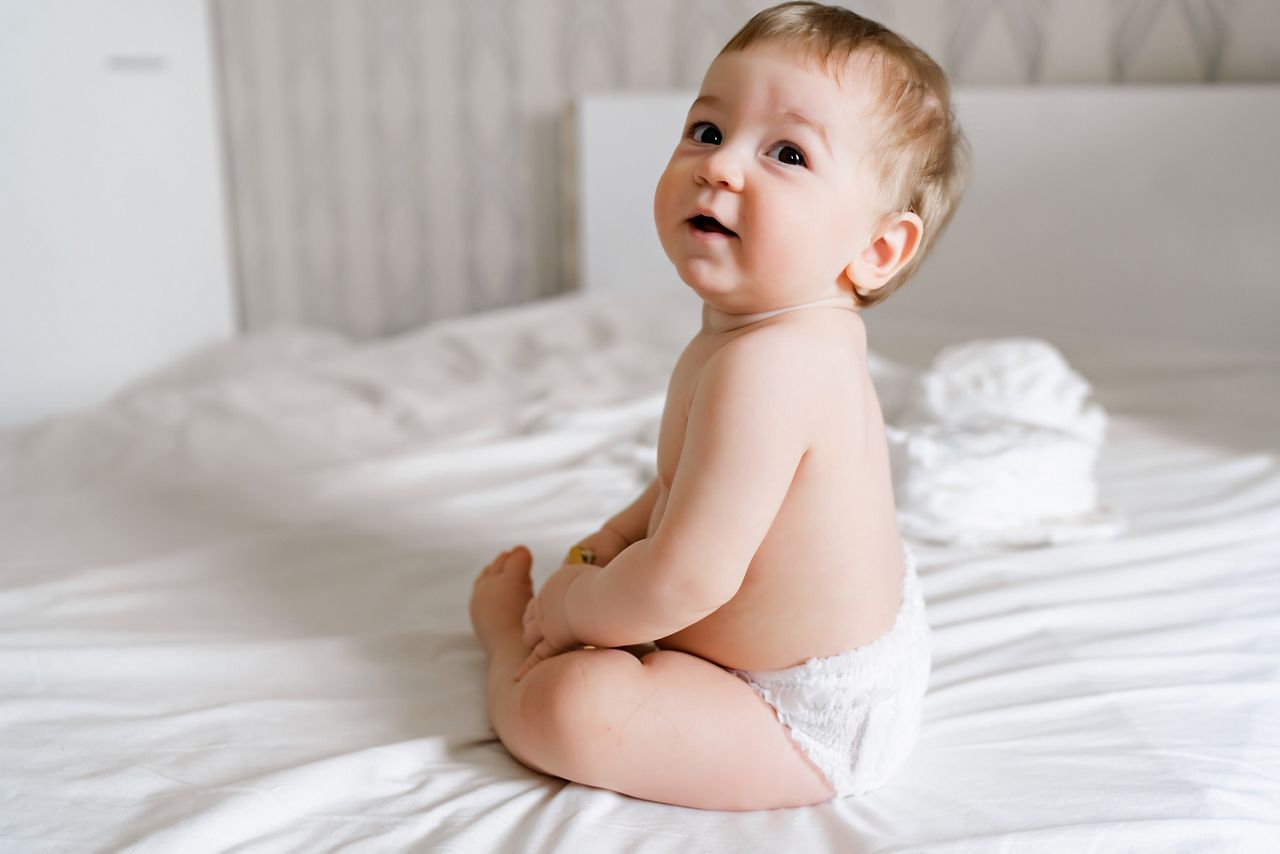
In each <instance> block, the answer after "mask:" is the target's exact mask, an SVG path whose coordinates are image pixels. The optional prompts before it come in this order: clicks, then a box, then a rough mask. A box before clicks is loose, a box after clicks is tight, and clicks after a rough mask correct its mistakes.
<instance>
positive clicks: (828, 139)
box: [654, 44, 877, 313]
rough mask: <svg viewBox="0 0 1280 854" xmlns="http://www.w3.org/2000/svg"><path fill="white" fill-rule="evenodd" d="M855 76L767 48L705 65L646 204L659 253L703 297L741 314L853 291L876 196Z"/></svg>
mask: <svg viewBox="0 0 1280 854" xmlns="http://www.w3.org/2000/svg"><path fill="white" fill-rule="evenodd" d="M861 68H862V67H861V65H860V64H859V63H858V62H856V61H855V62H853V63H850V65H849V70H848V71H846V76H845V78H844V86H843V88H842V87H841V86H840V85H839V84H837V82H836V81H835V80H834V79H833V78H832V77H831V76H829V74H828V73H827V72H826V71H825V70H824V69H823V67H822V66H821V65H819V64H818V63H816V62H814V61H810V60H809V59H807V58H806V57H805V56H803V55H801V54H797V53H796V52H795V51H794V49H792V48H790V47H787V46H784V45H774V44H762V45H753V46H752V47H750V48H748V49H747V50H746V51H741V52H734V53H727V54H724V55H722V56H720V57H719V58H717V59H716V61H715V62H713V63H712V64H711V67H710V69H708V71H707V75H706V78H705V79H704V80H703V83H702V90H701V92H700V93H699V96H698V98H697V100H695V101H694V103H693V106H692V107H691V108H690V110H689V117H688V124H687V125H686V132H685V135H684V138H683V139H682V140H681V141H680V143H679V144H678V145H677V146H676V149H675V152H674V153H673V154H672V155H671V161H670V162H669V163H668V164H667V168H666V171H664V172H663V173H662V177H661V178H660V179H659V180H658V188H657V192H656V194H655V197H654V219H655V222H656V224H657V227H658V236H659V238H660V239H661V241H662V246H663V249H665V250H666V253H667V257H669V258H670V259H671V261H672V263H673V264H675V267H676V271H677V272H678V273H679V274H680V278H682V279H683V280H684V281H685V283H687V284H688V285H689V287H691V288H693V290H694V291H695V292H697V294H698V295H699V296H700V297H702V298H703V300H704V301H706V302H708V303H711V304H712V305H713V306H715V307H716V308H719V309H721V310H724V311H729V312H733V313H744V312H751V311H760V310H766V309H769V308H774V307H779V306H781V305H793V304H796V303H799V302H802V301H806V300H814V299H821V298H823V297H826V296H834V295H838V294H840V293H842V292H847V291H848V289H849V288H850V287H851V284H850V282H849V281H848V279H846V278H844V273H845V270H846V268H847V267H848V265H849V264H850V262H851V261H852V260H853V258H854V257H855V256H856V255H857V253H858V251H860V250H861V249H862V248H863V247H862V246H861V245H859V241H860V239H865V237H866V233H867V231H868V229H869V226H870V218H871V216H872V205H871V200H872V199H873V198H874V195H873V194H874V193H875V191H876V189H877V181H876V177H875V170H874V169H873V168H872V161H871V158H870V157H869V155H868V152H869V150H870V147H871V143H872V141H873V137H872V134H873V128H872V126H871V123H870V120H868V119H867V118H865V115H866V112H867V108H868V106H869V105H870V103H871V102H870V100H869V99H870V97H871V89H870V87H869V86H868V85H866V84H865V83H864V82H863V81H864V79H865V72H864V71H862V70H861ZM806 120H807V121H806ZM705 217H712V218H714V220H716V221H718V223H719V225H718V226H717V225H716V224H715V223H712V222H710V221H709V220H707V219H706V218H705ZM708 228H710V229H711V230H707V229H708ZM722 229H728V230H729V231H732V232H733V233H732V234H726V233H723V231H722Z"/></svg>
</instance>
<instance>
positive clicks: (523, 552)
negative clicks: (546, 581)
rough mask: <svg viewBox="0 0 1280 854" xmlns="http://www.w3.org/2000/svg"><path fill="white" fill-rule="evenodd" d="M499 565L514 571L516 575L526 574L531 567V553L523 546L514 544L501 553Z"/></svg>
mask: <svg viewBox="0 0 1280 854" xmlns="http://www.w3.org/2000/svg"><path fill="white" fill-rule="evenodd" d="M503 555H504V557H502V558H501V559H500V561H499V565H500V566H501V567H502V568H503V569H505V570H511V571H514V572H515V573H516V574H518V575H528V574H529V571H530V570H531V569H532V568H533V555H532V554H530V553H529V550H528V549H526V548H525V547H524V546H516V547H515V548H514V549H512V550H511V551H509V552H504V553H503Z"/></svg>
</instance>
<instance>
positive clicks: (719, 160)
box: [696, 145, 743, 192]
mask: <svg viewBox="0 0 1280 854" xmlns="http://www.w3.org/2000/svg"><path fill="white" fill-rule="evenodd" d="M696 177H697V178H698V180H699V181H700V182H701V183H704V184H710V185H712V186H716V187H723V188H724V189H726V190H731V191H733V192H739V191H741V190H742V185H743V173H742V163H741V161H740V159H739V155H738V153H737V152H736V151H735V150H733V149H731V148H729V147H728V146H723V145H722V146H720V147H719V148H717V149H716V150H715V151H714V152H712V153H711V154H709V155H708V156H707V157H706V158H704V159H703V161H702V163H701V165H700V166H699V168H698V173H697V176H696Z"/></svg>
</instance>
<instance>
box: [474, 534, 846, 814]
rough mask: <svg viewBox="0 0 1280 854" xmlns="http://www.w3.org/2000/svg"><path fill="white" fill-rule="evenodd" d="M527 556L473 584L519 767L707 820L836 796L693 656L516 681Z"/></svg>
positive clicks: (723, 677)
mask: <svg viewBox="0 0 1280 854" xmlns="http://www.w3.org/2000/svg"><path fill="white" fill-rule="evenodd" d="M531 594H532V584H531V583H530V581H529V556H528V554H527V553H525V552H516V553H514V554H512V555H510V556H506V555H503V556H500V557H499V558H498V560H496V561H494V563H493V564H491V565H490V566H489V567H488V568H486V569H485V570H484V572H482V573H481V575H480V577H479V578H478V579H477V580H476V586H475V592H474V594H473V597H472V602H471V613H472V620H473V622H474V623H475V625H476V634H477V636H479V637H480V640H481V643H482V644H483V645H484V646H485V649H486V652H487V653H488V655H489V683H488V695H487V697H488V706H489V716H490V719H491V720H492V722H493V727H494V730H495V731H496V732H497V733H498V736H499V738H501V739H502V742H503V744H505V745H506V747H507V749H508V750H509V751H510V752H511V754H512V755H513V756H515V757H516V758H517V759H519V760H520V761H521V762H523V763H524V764H526V765H528V766H529V767H531V768H534V769H536V770H538V771H541V772H543V773H545V774H550V775H553V776H557V777H563V778H566V779H569V780H573V781H575V782H578V783H584V784H586V785H589V786H597V787H600V788H604V789H612V790H613V791H616V792H622V793H624V794H627V795H632V796H634V797H637V798H644V799H646V800H651V801H661V802H663V803H670V804H679V805H682V806H689V807H699V808H703V809H729V810H742V809H771V808H775V807H790V806H801V805H805V804H812V803H818V802H820V801H824V800H827V799H829V798H830V797H831V796H832V794H833V791H832V789H831V787H830V785H829V784H828V783H827V781H826V779H825V778H824V777H823V776H822V774H821V773H820V772H819V771H818V770H817V769H816V768H815V767H814V766H813V765H812V764H811V763H810V762H809V760H808V759H807V758H806V757H805V756H804V754H803V753H801V752H800V750H799V748H797V747H796V745H795V744H794V742H792V741H791V738H790V737H789V736H788V735H787V734H786V732H785V731H784V729H783V727H782V725H781V724H780V723H779V722H778V719H777V717H776V715H775V714H774V712H773V710H772V709H771V708H769V706H768V705H767V704H765V703H764V701H762V700H761V699H760V698H759V697H758V696H756V693H755V691H754V690H753V689H752V688H751V686H749V685H747V684H746V683H745V682H743V681H742V680H740V679H738V678H737V677H736V676H734V675H733V674H731V673H729V672H727V671H725V670H723V669H721V668H719V667H717V666H716V665H714V664H711V663H710V662H708V661H705V660H703V659H701V658H698V657H697V656H693V655H687V654H685V653H682V652H674V651H668V650H662V651H658V652H653V653H650V654H649V655H646V656H645V657H644V658H643V659H638V658H636V657H635V656H634V655H631V654H628V653H627V652H624V651H622V650H618V649H592V650H577V651H575V652H568V653H564V654H561V655H557V656H555V657H554V658H550V659H548V660H546V661H544V662H542V663H540V664H538V665H537V666H536V667H534V668H533V669H532V670H531V671H529V673H528V674H526V675H525V677H524V678H523V679H521V680H520V682H514V681H513V679H512V676H513V674H514V673H515V671H516V669H517V668H518V667H519V666H520V664H521V663H523V661H524V660H525V658H526V657H527V656H528V654H529V648H528V647H526V646H525V645H524V643H523V641H522V639H521V624H520V617H521V614H522V613H523V610H524V603H525V602H527V601H528V599H529V596H530V595H531Z"/></svg>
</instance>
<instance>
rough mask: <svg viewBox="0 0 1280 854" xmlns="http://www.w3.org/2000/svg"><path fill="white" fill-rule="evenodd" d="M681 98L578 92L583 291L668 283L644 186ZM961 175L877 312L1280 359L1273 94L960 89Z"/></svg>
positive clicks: (576, 177)
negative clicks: (970, 156) (956, 198)
mask: <svg viewBox="0 0 1280 854" xmlns="http://www.w3.org/2000/svg"><path fill="white" fill-rule="evenodd" d="M694 96H695V93H694V92H692V91H688V92H670V93H660V94H650V95H645V94H622V93H619V94H608V95H595V96H589V97H586V98H583V99H581V100H580V101H579V102H577V103H576V104H575V105H574V109H573V110H572V111H571V114H570V121H569V125H568V132H569V144H570V148H571V151H570V158H569V162H570V164H571V168H570V173H569V177H570V183H571V186H570V188H569V192H567V193H566V198H567V199H569V200H570V204H571V205H572V210H571V212H570V216H571V222H572V223H573V225H572V227H570V228H569V229H568V231H569V233H570V235H571V236H570V243H569V245H568V246H566V252H567V255H568V258H567V259H566V260H568V261H569V264H568V265H567V266H568V267H569V269H570V270H573V271H576V275H577V278H578V284H579V287H581V288H584V289H587V290H592V291H636V290H652V289H654V288H680V289H685V285H684V284H683V283H682V282H680V281H679V279H678V278H677V277H676V276H675V273H674V271H673V270H672V268H671V265H670V262H668V261H667V259H666V256H665V255H664V254H663V252H662V248H661V245H660V244H659V243H658V238H657V235H656V234H655V232H654V226H653V220H652V202H653V190H654V186H655V184H656V182H657V179H658V175H659V174H660V173H661V172H662V169H663V168H664V166H665V165H666V162H667V159H668V157H669V156H670V154H671V150H672V148H673V147H674V145H675V144H676V142H677V140H678V139H679V137H680V133H681V130H682V128H683V121H684V118H685V113H686V111H687V110H688V106H689V104H690V102H691V101H692V100H693V98H694ZM956 112H957V115H958V116H959V118H960V123H961V125H962V126H963V128H964V129H965V132H966V134H967V135H968V137H969V139H970V142H971V144H972V146H973V151H974V176H973V178H972V180H971V182H970V185H969V189H968V192H967V193H966V196H965V198H964V200H963V202H962V204H961V206H960V208H959V210H958V212H957V213H956V216H955V219H954V220H953V222H952V223H951V226H950V227H949V229H948V231H947V232H946V233H945V234H944V235H943V237H942V239H941V240H940V242H939V243H938V245H937V247H936V248H935V250H934V252H933V254H932V255H931V256H930V257H929V258H928V259H927V260H926V262H925V264H924V265H923V266H922V267H921V270H920V272H919V274H918V275H917V277H916V278H915V279H914V280H913V281H912V282H911V283H910V284H908V285H907V286H906V287H905V288H904V289H903V290H902V292H901V293H899V294H896V295H895V296H894V297H893V298H892V299H891V300H889V301H888V302H886V303H885V304H884V306H883V307H879V308H877V309H875V311H876V312H877V314H880V315H885V314H890V315H897V316H899V317H906V316H910V317H912V318H921V319H924V320H945V321H947V322H956V321H959V322H964V323H965V324H966V325H967V326H968V327H969V328H971V329H974V330H980V331H982V332H983V333H984V334H1025V335H1049V334H1051V333H1053V332H1062V333H1068V334H1070V333H1084V332H1087V333H1089V334H1091V335H1095V336H1096V335H1101V336H1103V337H1126V338H1128V339H1130V340H1134V339H1136V340H1148V341H1152V342H1158V341H1172V340H1177V341H1180V342H1184V343H1192V344H1195V345H1199V346H1209V347H1215V348H1219V347H1229V348H1231V349H1236V350H1242V349H1248V350H1264V351H1270V352H1277V351H1280V330H1277V329H1276V325H1277V323H1278V322H1280V213H1278V211H1280V169H1277V165H1276V152H1277V151H1280V86H1275V85H1254V86H1241V85H1231V86H1160V87H1154V86H1151V87H1148V86H1143V87H1138V86H1133V87H1121V86H1105V87H1044V86H1042V87H1016V88H1013V87H1009V88H1003V87H1002V88H985V87H984V88H961V89H959V90H958V91H957V92H956Z"/></svg>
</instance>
